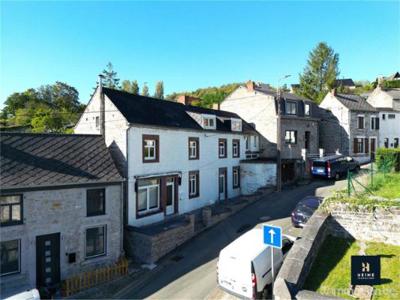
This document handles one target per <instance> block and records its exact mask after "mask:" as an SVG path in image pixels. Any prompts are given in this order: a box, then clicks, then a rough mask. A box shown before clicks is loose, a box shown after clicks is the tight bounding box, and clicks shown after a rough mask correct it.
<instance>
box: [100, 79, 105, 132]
mask: <svg viewBox="0 0 400 300" xmlns="http://www.w3.org/2000/svg"><path fill="white" fill-rule="evenodd" d="M103 78H104V76H103V75H101V74H100V75H99V94H100V118H99V122H100V134H101V135H102V136H103V137H104V134H105V129H106V126H105V117H106V114H105V108H104V106H105V100H104V93H103Z"/></svg>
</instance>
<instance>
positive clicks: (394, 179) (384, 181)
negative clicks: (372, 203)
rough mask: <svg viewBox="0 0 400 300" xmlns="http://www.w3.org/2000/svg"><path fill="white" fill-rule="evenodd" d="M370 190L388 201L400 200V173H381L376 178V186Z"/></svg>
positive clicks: (372, 186) (371, 186)
mask: <svg viewBox="0 0 400 300" xmlns="http://www.w3.org/2000/svg"><path fill="white" fill-rule="evenodd" d="M370 189H371V190H372V192H373V193H374V194H375V195H376V196H381V197H384V198H387V199H396V198H400V174H399V173H387V174H382V173H379V174H377V175H376V176H375V177H374V184H373V185H370Z"/></svg>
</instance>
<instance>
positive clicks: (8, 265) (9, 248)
mask: <svg viewBox="0 0 400 300" xmlns="http://www.w3.org/2000/svg"><path fill="white" fill-rule="evenodd" d="M20 245H21V241H20V240H12V241H6V242H1V243H0V247H1V269H0V270H1V275H8V274H13V273H18V272H20V259H21V253H20V251H21V247H20Z"/></svg>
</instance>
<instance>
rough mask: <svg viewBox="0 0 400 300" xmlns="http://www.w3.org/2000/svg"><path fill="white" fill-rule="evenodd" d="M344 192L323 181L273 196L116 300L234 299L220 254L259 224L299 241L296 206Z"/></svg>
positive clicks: (178, 253)
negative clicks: (220, 281) (222, 280)
mask: <svg viewBox="0 0 400 300" xmlns="http://www.w3.org/2000/svg"><path fill="white" fill-rule="evenodd" d="M344 186H345V181H338V182H336V183H335V184H334V182H332V181H326V180H321V181H314V182H312V183H310V184H307V185H304V186H299V187H291V188H288V189H286V190H284V191H282V192H281V193H272V194H270V195H268V196H267V197H266V198H265V199H261V200H260V201H257V202H255V203H253V204H251V205H250V206H247V207H246V208H244V209H243V210H241V211H239V212H238V213H237V214H235V215H233V216H230V217H229V218H227V219H225V220H224V221H222V222H221V223H219V224H218V225H216V226H215V227H212V228H210V229H209V230H207V231H204V232H203V233H201V234H200V235H198V236H196V237H195V238H193V239H192V240H190V241H189V242H188V243H186V244H184V245H183V246H181V247H179V248H178V249H176V250H175V251H174V252H173V253H171V254H170V255H168V256H167V257H165V258H164V259H162V260H161V262H159V265H158V266H157V267H156V268H155V269H154V270H152V271H151V272H149V273H147V275H146V276H143V278H141V279H140V280H138V281H135V282H132V283H131V284H129V285H127V286H126V287H124V288H123V289H121V290H120V291H119V292H118V293H117V294H115V298H120V299H121V298H124V299H138V298H140V299H143V298H149V299H171V298H173V299H231V298H233V297H231V296H229V295H227V294H226V293H224V292H222V291H221V290H220V289H219V288H218V287H217V282H216V272H215V269H216V262H217V258H218V254H219V251H220V250H221V249H222V248H224V247H225V246H226V245H227V244H229V243H230V242H232V241H233V240H234V239H236V238H237V237H238V236H240V235H241V234H243V233H244V232H246V231H247V230H248V229H251V228H252V227H254V226H257V225H259V224H260V223H269V224H274V225H280V226H282V227H283V232H284V233H286V234H289V235H292V236H298V235H299V233H300V232H301V229H297V228H293V227H292V226H291V222H290V213H291V211H292V210H293V208H294V207H295V206H296V204H297V202H298V201H299V200H301V199H302V198H303V197H305V196H308V195H318V196H327V195H329V194H330V193H331V192H332V190H337V189H340V188H341V189H342V188H343V187H344Z"/></svg>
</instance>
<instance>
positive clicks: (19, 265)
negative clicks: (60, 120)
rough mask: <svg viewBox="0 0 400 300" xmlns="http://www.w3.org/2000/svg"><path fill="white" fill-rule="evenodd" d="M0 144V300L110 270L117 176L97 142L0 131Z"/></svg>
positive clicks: (115, 253) (117, 221)
mask: <svg viewBox="0 0 400 300" xmlns="http://www.w3.org/2000/svg"><path fill="white" fill-rule="evenodd" d="M0 141H1V157H0V162H1V173H0V180H1V188H0V206H1V214H0V217H1V227H0V245H1V293H2V298H4V297H7V296H8V295H12V294H15V293H18V292H21V291H24V290H26V289H31V288H35V287H37V288H40V287H43V286H51V287H57V286H59V283H60V281H61V280H63V279H66V278H69V277H71V276H73V275H76V274H78V273H81V272H83V271H86V270H92V269H94V268H96V267H98V266H101V265H109V264H112V263H115V262H116V261H117V260H118V259H119V258H120V256H121V255H122V254H123V248H122V228H123V227H122V221H121V220H122V198H121V196H122V193H121V185H122V177H121V176H120V175H119V173H118V171H117V169H116V167H115V165H114V163H113V161H112V158H111V155H110V153H109V151H108V149H107V148H106V146H105V143H104V140H103V138H102V137H101V136H98V135H97V136H96V135H56V134H32V133H7V132H3V133H2V134H1V135H0Z"/></svg>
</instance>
